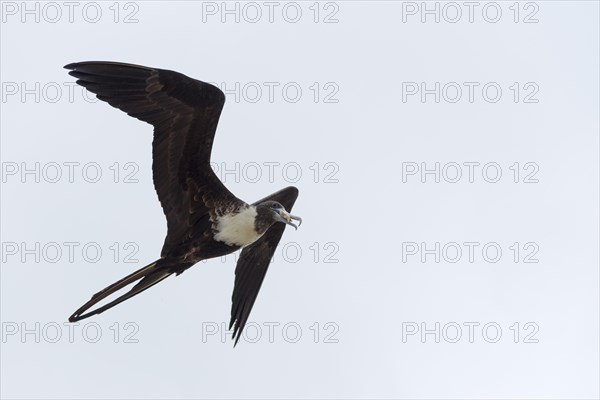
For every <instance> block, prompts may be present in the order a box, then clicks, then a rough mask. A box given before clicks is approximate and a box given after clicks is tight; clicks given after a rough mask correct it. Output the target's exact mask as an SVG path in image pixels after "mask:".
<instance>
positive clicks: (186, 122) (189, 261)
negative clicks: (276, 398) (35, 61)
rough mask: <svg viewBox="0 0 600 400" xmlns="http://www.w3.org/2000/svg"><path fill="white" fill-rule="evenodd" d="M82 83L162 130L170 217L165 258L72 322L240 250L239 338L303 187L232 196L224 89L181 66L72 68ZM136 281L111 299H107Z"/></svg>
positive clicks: (165, 204)
mask: <svg viewBox="0 0 600 400" xmlns="http://www.w3.org/2000/svg"><path fill="white" fill-rule="evenodd" d="M65 68H66V69H69V70H71V71H70V72H69V74H70V75H71V76H74V77H75V78H77V83H78V84H79V85H81V86H83V87H85V88H86V89H87V90H88V91H90V92H92V93H94V94H96V97H97V98H98V99H99V100H102V101H105V102H107V103H108V104H110V105H111V106H113V107H116V108H118V109H120V110H122V111H124V112H126V113H127V114H128V115H130V116H132V117H134V118H137V119H139V120H142V121H144V122H147V123H149V124H151V125H153V126H154V139H153V141H152V176H153V181H154V187H155V189H156V192H157V194H158V199H159V201H160V204H161V206H162V209H163V211H164V213H165V216H166V218H167V237H166V238H165V242H164V245H163V248H162V251H161V254H160V258H159V259H158V260H156V261H154V262H153V263H151V264H149V265H147V266H145V267H143V268H141V269H139V270H138V271H135V272H134V273H132V274H130V275H128V276H126V277H124V278H123V279H121V280H119V281H117V282H115V283H113V284H112V285H110V286H108V287H106V288H105V289H103V290H101V291H100V292H98V293H96V294H95V295H93V296H92V299H91V300H90V301H88V302H87V303H85V304H84V305H83V306H81V307H80V308H79V309H78V310H77V311H75V312H74V313H73V315H71V316H70V317H69V321H70V322H75V321H79V320H82V319H84V318H88V317H90V316H92V315H96V314H100V313H102V312H104V311H106V310H108V309H109V308H112V307H114V306H116V305H117V304H119V303H121V302H123V301H125V300H127V299H130V298H132V297H133V296H135V295H137V294H140V293H141V292H143V291H144V290H146V289H148V288H150V287H152V286H154V285H156V284H157V283H159V282H161V281H163V280H164V279H166V278H167V277H169V276H171V275H173V274H175V275H176V276H177V275H180V274H181V273H182V272H184V271H185V270H187V269H188V268H190V267H192V266H193V265H194V264H196V263H197V262H199V261H201V260H206V259H210V258H214V257H220V256H223V255H226V254H229V253H232V252H235V251H237V250H239V249H242V252H241V254H240V256H239V259H238V262H237V266H236V268H235V283H234V289H233V296H232V307H231V320H230V325H229V329H232V327H233V339H234V340H235V344H237V342H238V340H239V339H240V336H241V334H242V331H243V329H244V326H245V325H246V322H247V321H248V316H249V315H250V311H251V309H252V306H253V305H254V301H255V300H256V296H257V295H258V291H259V290H260V287H261V285H262V282H263V280H264V278H265V274H266V272H267V268H268V267H269V263H270V261H271V258H272V257H273V253H274V252H275V249H276V247H277V245H278V244H279V241H280V239H281V236H282V235H283V232H284V230H285V226H286V224H287V225H291V226H293V227H294V228H296V229H297V225H295V224H294V223H293V222H292V221H298V224H300V223H302V219H301V218H299V217H296V216H294V215H291V214H290V213H289V212H290V211H291V209H292V207H293V205H294V203H295V201H296V198H297V197H298V189H297V188H295V187H293V186H290V187H287V188H285V189H282V190H280V191H278V192H276V193H273V194H271V195H270V196H267V197H265V198H264V199H261V200H259V201H257V202H254V203H252V204H248V203H246V202H244V201H242V200H240V199H238V198H237V197H236V196H234V195H233V194H232V193H231V192H230V191H229V190H228V189H227V188H226V187H225V186H224V185H223V183H222V182H221V181H220V180H219V178H218V177H217V176H216V175H215V174H214V172H213V169H212V168H211V166H210V155H211V150H212V144H213V139H214V136H215V131H216V128H217V124H218V122H219V116H220V115H221V110H222V109H223V105H224V104H225V94H224V93H223V92H222V91H221V90H220V89H219V88H217V87H215V86H213V85H211V84H209V83H206V82H202V81H199V80H196V79H192V78H189V77H187V76H185V75H183V74H180V73H178V72H175V71H169V70H163V69H158V68H150V67H145V66H141V65H133V64H123V63H118V62H102V61H86V62H78V63H72V64H68V65H66V66H65ZM132 284H134V285H133V287H132V288H131V289H130V290H129V291H127V292H126V293H124V294H122V295H121V296H120V297H117V298H116V299H115V300H113V301H111V302H109V303H108V304H106V305H104V306H101V307H98V308H96V309H94V310H91V311H88V312H86V311H87V310H89V309H90V308H92V307H93V306H94V305H96V304H97V303H99V302H100V301H102V300H104V299H106V298H107V297H109V296H111V295H112V294H114V293H116V292H118V291H120V290H121V289H124V288H126V287H128V286H129V285H132Z"/></svg>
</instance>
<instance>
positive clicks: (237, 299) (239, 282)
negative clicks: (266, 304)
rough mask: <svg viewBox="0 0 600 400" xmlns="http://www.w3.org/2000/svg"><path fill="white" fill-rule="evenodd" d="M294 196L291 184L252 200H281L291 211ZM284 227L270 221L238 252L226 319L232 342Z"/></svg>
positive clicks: (239, 332)
mask: <svg viewBox="0 0 600 400" xmlns="http://www.w3.org/2000/svg"><path fill="white" fill-rule="evenodd" d="M297 198H298V189H296V188H295V187H293V186H290V187H287V188H285V189H282V190H280V191H278V192H276V193H273V194H272V195H270V196H267V197H265V198H264V199H261V200H259V201H257V202H255V203H254V205H257V204H260V203H262V202H264V201H267V200H273V201H277V202H279V203H281V205H282V206H284V207H285V209H286V210H287V211H291V210H292V208H293V206H294V203H295V202H296V199H297ZM285 227H286V225H285V224H283V223H275V224H273V225H272V226H271V227H270V228H269V230H268V231H267V232H266V233H265V234H264V235H263V236H262V237H261V238H260V239H258V240H257V241H256V242H254V243H252V244H251V245H249V246H247V247H245V248H244V249H243V250H242V252H241V254H240V257H239V259H238V262H237V266H236V268H235V284H234V288H233V295H232V297H231V300H232V304H231V321H230V323H229V329H231V328H233V339H234V340H235V344H237V342H238V341H239V340H240V337H241V335H242V332H243V330H244V326H246V322H248V317H249V316H250V311H252V307H253V306H254V302H255V301H256V297H257V296H258V292H259V291H260V287H261V285H262V283H263V281H264V279H265V276H266V274H267V269H268V268H269V263H270V262H271V259H272V258H273V254H274V253H275V249H276V248H277V245H278V244H279V241H280V240H281V237H282V236H283V232H284V231H285Z"/></svg>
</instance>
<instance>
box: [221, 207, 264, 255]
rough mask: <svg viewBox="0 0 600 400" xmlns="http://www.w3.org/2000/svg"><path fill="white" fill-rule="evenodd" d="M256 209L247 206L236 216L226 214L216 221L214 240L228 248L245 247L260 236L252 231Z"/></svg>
mask: <svg viewBox="0 0 600 400" xmlns="http://www.w3.org/2000/svg"><path fill="white" fill-rule="evenodd" d="M255 217H256V207H254V206H249V207H248V208H245V209H243V210H242V211H240V212H239V213H236V214H233V213H232V214H226V215H223V216H222V217H218V218H217V221H216V229H215V231H216V234H215V240H217V241H219V242H223V243H225V244H228V245H230V246H247V245H249V244H250V243H253V242H254V241H256V240H257V239H258V238H259V237H261V236H262V235H259V234H258V233H256V230H255V229H254V219H255Z"/></svg>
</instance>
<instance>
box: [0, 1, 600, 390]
mask: <svg viewBox="0 0 600 400" xmlns="http://www.w3.org/2000/svg"><path fill="white" fill-rule="evenodd" d="M23 4H24V3H21V2H12V1H7V2H2V28H1V29H2V35H1V42H0V43H1V46H2V49H1V60H2V61H1V75H2V76H1V81H2V103H1V106H2V116H1V122H0V124H1V132H2V135H1V156H2V193H1V200H2V210H1V219H2V227H1V234H2V238H1V242H2V269H1V278H2V279H1V300H2V304H1V312H2V315H1V320H2V343H1V346H2V358H1V367H2V371H1V387H2V389H1V391H2V397H4V398H209V397H210V398H280V397H286V398H288V397H289V398H313V397H319V398H339V397H344V398H366V397H381V398H457V397H459V398H528V397H537V398H550V397H552V398H597V397H598V395H599V393H598V376H599V372H600V371H599V364H598V354H599V347H598V335H599V324H598V315H599V309H598V299H599V298H598V288H599V286H598V284H599V274H598V265H599V258H598V239H599V237H598V218H599V214H598V202H599V198H598V197H599V196H598V181H599V179H598V178H599V176H598V165H599V164H598V144H599V141H598V140H599V139H598V138H599V135H598V133H599V124H598V109H599V95H598V87H599V82H598V70H599V50H598V49H599V43H598V40H599V39H598V38H599V31H598V11H599V10H598V3H597V2H591V1H590V2H576V3H574V2H570V3H567V2H559V1H537V2H521V3H518V4H517V5H516V6H515V5H514V3H513V2H499V3H492V2H477V3H476V4H475V5H473V6H472V8H470V6H466V5H464V4H463V3H462V2H459V3H443V2H442V3H436V2H428V3H427V6H426V7H427V9H426V10H424V9H423V6H422V4H423V3H421V2H397V3H394V2H359V1H352V2H349V1H341V2H322V3H313V2H298V3H294V2H274V3H268V2H267V3H265V2H255V3H236V2H229V3H227V5H226V9H224V8H223V3H222V2H204V3H202V2H197V3H194V2H179V3H177V5H175V6H173V5H169V6H167V3H166V2H160V1H150V2H127V3H125V2H123V3H113V2H99V3H92V2H75V3H74V4H73V5H68V4H66V3H62V2H57V3H35V2H31V3H27V5H26V6H25V7H26V8H24V6H23ZM236 18H237V19H238V21H237V22H236ZM436 18H438V19H439V22H436V21H435V19H436ZM84 60H112V61H122V62H130V63H136V64H143V65H149V66H154V67H160V68H165V69H172V70H176V71H179V72H182V73H184V74H187V75H189V76H191V77H193V78H196V79H200V80H204V81H209V82H214V83H216V84H218V85H220V86H221V87H222V88H223V89H224V90H225V92H226V94H227V102H226V104H225V108H224V110H223V114H222V116H221V122H220V124H219V129H218V131H217V136H216V141H215V146H214V150H213V161H214V167H215V169H217V174H218V175H219V176H220V177H221V178H222V179H223V180H224V181H225V184H226V185H227V186H228V188H229V189H230V190H231V191H233V192H234V193H235V194H236V195H237V196H239V197H240V198H242V199H244V200H246V201H254V200H257V199H259V198H262V197H263V196H265V195H266V194H269V193H272V192H274V191H275V190H278V189H280V188H282V187H285V186H288V185H291V184H293V185H295V186H297V187H298V188H299V189H300V197H299V199H298V201H297V203H296V206H295V208H294V213H295V214H298V215H300V216H302V217H303V219H304V223H303V224H302V227H301V228H300V229H298V231H293V230H287V231H286V233H285V235H284V238H283V239H282V242H281V245H280V248H279V249H278V251H277V253H276V255H275V258H274V263H273V264H272V266H271V268H270V270H269V273H268V274H267V277H266V279H265V282H264V285H263V287H262V289H261V292H260V294H259V296H258V299H257V302H256V304H255V307H254V309H253V312H252V315H251V317H250V321H251V323H250V324H249V325H248V327H247V330H246V335H245V336H244V337H243V338H242V340H241V341H240V343H239V345H238V346H237V348H235V349H233V348H232V343H231V340H230V336H228V334H227V331H226V329H225V328H226V326H225V323H226V322H228V321H229V311H230V304H231V303H230V302H231V291H232V288H233V271H234V268H235V257H234V256H229V257H227V258H225V259H223V260H219V259H217V260H211V261H208V262H206V263H200V264H198V265H197V266H195V267H194V268H192V269H190V270H189V271H187V272H186V273H185V274H183V275H181V276H179V277H177V278H170V279H168V280H166V281H165V282H163V283H162V284H161V285H159V286H157V287H155V288H153V289H152V290H149V291H147V292H145V293H144V294H143V295H140V296H138V297H137V298H135V299H133V300H131V301H129V302H127V303H124V304H122V305H120V306H118V307H116V308H114V309H112V310H110V312H106V313H104V314H102V315H100V316H97V317H94V318H92V319H89V320H85V321H82V323H80V325H78V326H69V325H67V324H65V321H66V319H67V317H68V316H69V315H70V314H71V313H72V312H73V311H74V310H75V309H76V308H77V307H79V306H80V305H81V304H82V303H83V302H84V301H86V300H87V299H88V298H89V296H91V295H92V294H93V293H95V292H97V291H98V290H100V289H102V288H103V287H105V286H107V285H108V284H110V283H112V282H113V281H115V280H117V279H119V278H120V277H122V276H124V275H126V274H128V273H130V272H131V271H133V270H135V269H137V268H139V267H140V266H142V265H146V264H148V263H150V262H152V261H153V260H155V259H156V258H157V257H158V256H159V252H160V248H161V246H162V242H163V239H164V235H165V232H166V223H165V219H164V216H163V214H162V211H161V209H160V206H159V203H158V200H157V198H156V194H155V192H154V188H153V185H152V179H151V169H150V168H151V141H152V128H151V127H150V126H149V125H146V124H144V123H142V122H140V121H137V120H135V119H133V118H130V117H128V116H127V115H125V114H124V113H122V112H120V111H118V110H116V109H113V108H112V107H110V106H108V105H107V104H104V103H102V102H94V101H93V98H92V97H86V94H85V93H84V92H83V91H82V89H81V88H80V87H74V86H73V82H74V79H72V78H71V77H70V76H68V75H67V71H66V70H64V69H62V66H63V65H65V64H67V63H70V62H75V61H84Z"/></svg>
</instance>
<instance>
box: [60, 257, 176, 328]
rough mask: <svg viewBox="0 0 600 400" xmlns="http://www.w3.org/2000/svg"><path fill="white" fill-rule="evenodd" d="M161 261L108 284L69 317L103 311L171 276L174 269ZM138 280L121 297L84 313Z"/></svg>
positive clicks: (78, 317)
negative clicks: (166, 266)
mask: <svg viewBox="0 0 600 400" xmlns="http://www.w3.org/2000/svg"><path fill="white" fill-rule="evenodd" d="M161 261H163V260H162V259H159V260H156V261H154V262H153V263H152V264H150V265H147V266H145V267H144V268H141V269H139V270H137V271H135V272H134V273H132V274H131V275H128V276H126V277H125V278H123V279H120V280H118V281H117V282H115V283H113V284H112V285H110V286H108V287H107V288H105V289H103V290H101V291H99V292H98V293H96V294H95V295H93V296H92V298H91V299H90V301H88V302H87V303H85V304H84V305H82V306H81V307H80V308H79V309H78V310H77V311H75V312H74V313H73V315H71V316H70V317H69V322H76V321H80V320H82V319H85V318H88V317H91V316H92V315H96V314H100V313H103V312H104V311H106V310H108V309H110V308H112V307H114V306H116V305H117V304H119V303H122V302H124V301H125V300H127V299H130V298H132V297H133V296H135V295H138V294H140V293H142V292H143V291H144V290H146V289H148V288H150V287H152V286H154V285H156V284H157V283H158V282H160V281H162V280H163V279H165V278H167V277H169V276H170V275H171V274H173V273H174V271H173V270H172V269H171V268H165V265H163V263H162V262H161ZM138 280H139V282H138V283H136V284H135V286H133V287H132V288H131V290H130V291H128V292H127V293H125V294H123V295H121V296H120V297H117V298H116V299H115V300H113V301H111V302H110V303H108V304H106V305H104V306H102V307H98V308H96V309H95V310H92V311H89V312H87V313H85V314H83V313H84V312H86V311H87V310H89V309H90V308H92V307H93V306H94V305H96V304H97V303H99V302H101V301H102V300H104V299H105V298H107V297H108V296H110V295H112V294H114V293H115V292H117V291H119V290H121V289H123V288H124V287H126V286H129V285H130V284H132V283H134V282H136V281H138Z"/></svg>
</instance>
